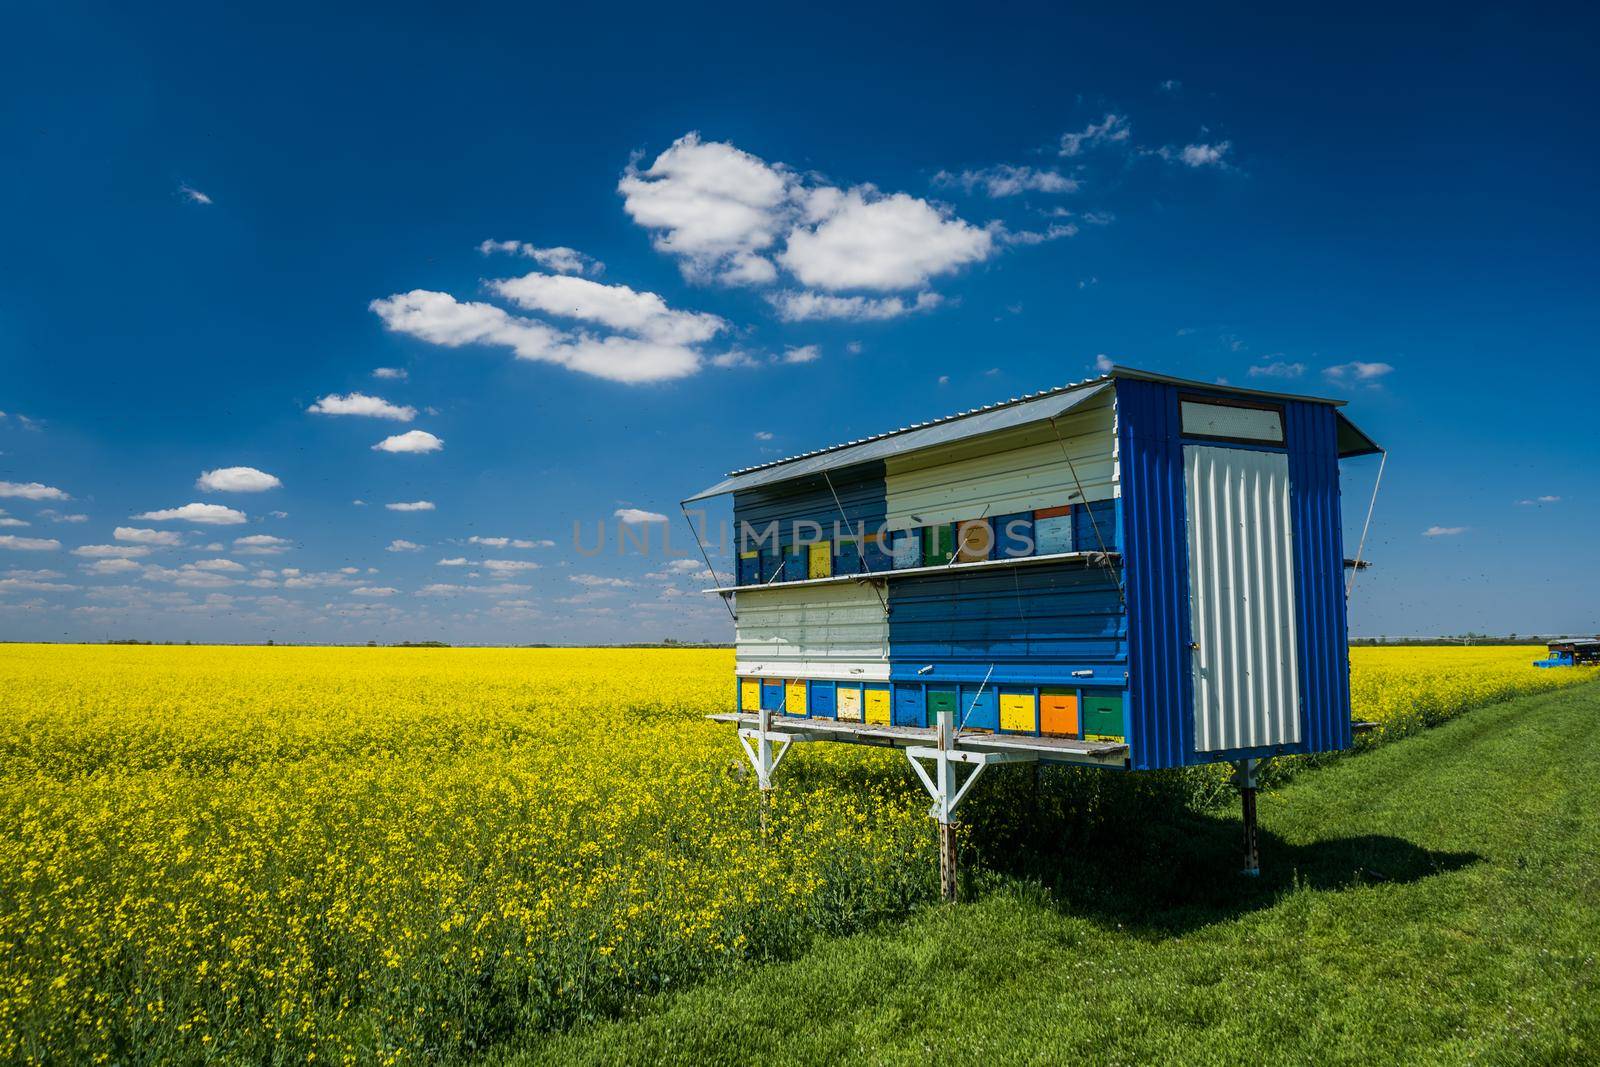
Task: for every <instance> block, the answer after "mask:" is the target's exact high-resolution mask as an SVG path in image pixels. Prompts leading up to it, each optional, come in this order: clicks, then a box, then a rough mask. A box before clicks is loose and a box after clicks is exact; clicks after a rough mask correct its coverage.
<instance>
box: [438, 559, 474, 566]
mask: <svg viewBox="0 0 1600 1067" xmlns="http://www.w3.org/2000/svg"><path fill="white" fill-rule="evenodd" d="M436 566H440V567H474V566H477V564H475V563H473V562H472V561H471V560H469V559H467V558H466V557H465V556H456V557H454V558H452V559H441V560H440V561H439V562H438V564H436Z"/></svg>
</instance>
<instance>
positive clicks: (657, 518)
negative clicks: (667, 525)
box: [612, 508, 667, 526]
mask: <svg viewBox="0 0 1600 1067" xmlns="http://www.w3.org/2000/svg"><path fill="white" fill-rule="evenodd" d="M612 514H613V515H614V516H616V517H617V518H619V519H621V520H622V522H623V524H624V525H627V526H638V525H640V524H642V523H647V522H666V521H667V517H666V516H665V515H662V514H660V513H658V512H654V511H641V510H639V509H638V508H618V509H617V510H616V511H614V512H612Z"/></svg>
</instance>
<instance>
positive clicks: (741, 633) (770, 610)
mask: <svg viewBox="0 0 1600 1067" xmlns="http://www.w3.org/2000/svg"><path fill="white" fill-rule="evenodd" d="M735 603H736V605H737V607H738V614H739V621H738V626H737V631H736V638H735V651H734V658H735V662H736V666H737V670H738V673H739V674H742V675H747V674H759V675H762V676H764V677H767V678H821V679H830V678H831V679H836V680H848V679H852V678H853V679H856V680H858V681H861V680H865V681H885V680H887V679H888V677H889V619H888V616H886V615H885V614H884V611H883V601H881V600H879V599H878V593H877V592H876V591H875V590H874V589H873V588H872V587H871V586H870V585H864V584H859V583H855V582H849V583H841V584H837V585H806V586H801V587H799V588H783V587H776V588H772V589H760V590H751V591H749V592H744V593H739V594H737V596H736V600H735Z"/></svg>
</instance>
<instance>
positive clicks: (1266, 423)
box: [1180, 397, 1283, 445]
mask: <svg viewBox="0 0 1600 1067" xmlns="http://www.w3.org/2000/svg"><path fill="white" fill-rule="evenodd" d="M1180 403H1181V404H1182V406H1183V436H1185V437H1199V438H1203V439H1205V440H1207V441H1239V442H1244V443H1246V444H1252V445H1281V444H1283V408H1281V407H1279V406H1278V405H1276V404H1257V403H1253V402H1251V401H1247V400H1214V399H1208V400H1199V399H1196V398H1194V397H1184V398H1183V399H1182V400H1181V401H1180Z"/></svg>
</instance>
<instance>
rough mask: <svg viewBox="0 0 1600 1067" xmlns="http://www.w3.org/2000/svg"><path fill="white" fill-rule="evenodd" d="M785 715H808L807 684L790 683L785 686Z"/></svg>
mask: <svg viewBox="0 0 1600 1067" xmlns="http://www.w3.org/2000/svg"><path fill="white" fill-rule="evenodd" d="M783 713H784V714H785V715H804V714H805V713H806V683H804V682H789V683H787V684H786V685H785V686H784V693H783Z"/></svg>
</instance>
